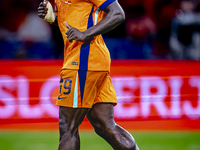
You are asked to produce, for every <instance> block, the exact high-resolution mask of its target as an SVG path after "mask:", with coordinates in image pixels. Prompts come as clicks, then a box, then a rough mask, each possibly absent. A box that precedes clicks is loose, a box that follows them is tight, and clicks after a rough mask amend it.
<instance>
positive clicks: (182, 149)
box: [0, 131, 200, 150]
mask: <svg viewBox="0 0 200 150" xmlns="http://www.w3.org/2000/svg"><path fill="white" fill-rule="evenodd" d="M131 134H132V135H133V136H134V137H135V139H136V141H137V143H138V145H139V147H140V150H200V132H196V133H190V132H187V133H181V132H176V133H173V132H169V133H166V132H165V133H164V132H162V133H161V132H157V133H156V132H154V133H152V132H150V133H147V132H146V133H145V132H141V133H140V132H136V133H134V132H131ZM80 137H81V150H112V148H111V147H110V146H109V145H108V144H107V143H106V142H105V141H104V140H103V139H101V138H100V137H99V136H97V135H96V134H95V133H94V132H86V131H81V133H80ZM58 139H59V135H58V132H5V131H0V149H1V150H56V149H57V147H58Z"/></svg>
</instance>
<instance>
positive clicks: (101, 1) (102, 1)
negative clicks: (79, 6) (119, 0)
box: [89, 0, 116, 10]
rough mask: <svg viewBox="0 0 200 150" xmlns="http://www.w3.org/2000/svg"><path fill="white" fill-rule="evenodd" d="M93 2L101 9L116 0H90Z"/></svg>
mask: <svg viewBox="0 0 200 150" xmlns="http://www.w3.org/2000/svg"><path fill="white" fill-rule="evenodd" d="M89 1H90V2H91V3H93V4H94V5H96V6H97V7H98V8H99V9H100V10H104V9H105V8H106V7H107V6H108V5H110V4H111V3H113V2H114V1H116V0H89Z"/></svg>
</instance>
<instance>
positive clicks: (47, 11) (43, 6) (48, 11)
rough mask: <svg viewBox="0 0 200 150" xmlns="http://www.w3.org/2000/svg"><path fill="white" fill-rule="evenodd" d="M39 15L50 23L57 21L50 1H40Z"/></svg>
mask: <svg viewBox="0 0 200 150" xmlns="http://www.w3.org/2000/svg"><path fill="white" fill-rule="evenodd" d="M38 16H39V17H40V18H42V19H44V20H46V21H48V22H50V23H53V22H54V21H55V15H54V12H53V7H52V5H51V3H50V2H49V1H47V0H44V1H43V2H41V3H40V5H39V7H38Z"/></svg>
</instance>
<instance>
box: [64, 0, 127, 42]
mask: <svg viewBox="0 0 200 150" xmlns="http://www.w3.org/2000/svg"><path fill="white" fill-rule="evenodd" d="M104 11H105V12H106V13H107V15H106V17H105V18H103V19H102V20H101V21H100V22H99V23H98V24H97V25H95V26H93V27H91V28H89V29H87V30H86V31H85V32H80V31H79V30H77V29H76V28H73V27H70V26H69V25H68V23H67V22H65V26H66V27H67V28H68V29H69V30H68V31H67V32H66V35H67V38H68V39H69V41H70V42H72V41H73V40H76V41H85V40H87V39H90V38H93V37H95V36H97V35H99V34H103V33H106V32H108V31H110V30H112V29H113V28H115V27H116V26H118V25H119V24H120V23H122V22H123V21H124V20H125V14H124V11H123V9H122V8H121V6H120V5H119V3H118V2H117V1H114V2H113V3H111V4H110V5H108V6H107V7H106V8H105V9H104Z"/></svg>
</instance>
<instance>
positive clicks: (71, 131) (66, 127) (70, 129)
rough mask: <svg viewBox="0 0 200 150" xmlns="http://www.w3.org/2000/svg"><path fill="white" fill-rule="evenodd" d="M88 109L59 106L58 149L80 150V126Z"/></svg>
mask: <svg viewBox="0 0 200 150" xmlns="http://www.w3.org/2000/svg"><path fill="white" fill-rule="evenodd" d="M87 112H88V109H85V108H82V109H74V108H68V107H60V108H59V131H60V142H59V148H58V150H80V137H79V132H78V127H79V125H80V124H81V123H82V121H83V119H84V117H85V115H86V114H87Z"/></svg>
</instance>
